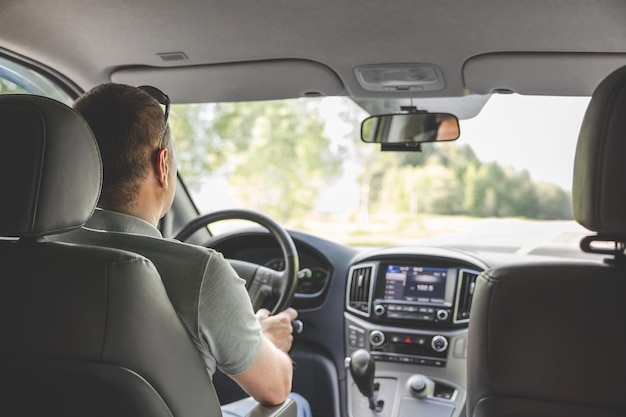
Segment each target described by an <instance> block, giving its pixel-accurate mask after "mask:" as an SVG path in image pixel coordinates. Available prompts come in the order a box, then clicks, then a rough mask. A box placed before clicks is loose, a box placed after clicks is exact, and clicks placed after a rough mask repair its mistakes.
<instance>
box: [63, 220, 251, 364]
mask: <svg viewBox="0 0 626 417" xmlns="http://www.w3.org/2000/svg"><path fill="white" fill-rule="evenodd" d="M51 240H57V241H63V242H72V243H80V244H89V245H95V246H106V247H111V248H116V249H124V250H128V251H131V252H135V253H138V254H140V255H143V256H145V257H146V258H148V259H150V260H151V261H152V263H153V264H154V265H155V266H156V268H157V270H158V271H159V274H160V275H161V279H162V280H163V285H164V286H165V290H166V291H167V294H168V296H169V298H170V300H171V302H172V305H173V306H174V309H175V310H176V312H177V313H178V316H179V317H180V319H181V321H182V322H183V324H184V325H185V327H186V328H187V331H188V332H189V334H190V335H191V338H192V339H193V342H194V343H195V344H196V347H197V348H198V350H199V351H200V353H201V355H202V357H203V359H204V362H205V363H206V367H207V370H208V372H209V375H211V376H213V373H214V372H215V368H216V366H217V367H218V368H219V369H220V370H221V371H222V372H224V373H225V374H228V375H237V374H240V373H242V372H244V371H245V370H246V369H248V367H250V365H252V363H253V362H254V361H255V359H256V357H257V355H258V353H259V349H260V347H261V326H260V324H259V322H258V320H257V318H256V316H255V315H254V312H253V310H252V305H251V303H250V298H249V297H248V292H247V291H246V288H245V281H244V280H243V279H241V278H239V276H237V273H236V272H235V271H234V270H233V268H232V267H231V266H230V264H229V263H228V262H227V261H226V260H225V259H224V257H223V256H222V254H221V253H219V252H216V251H214V250H212V249H207V248H204V247H201V246H196V245H189V244H186V243H181V242H179V241H177V240H173V239H164V238H163V237H162V235H161V233H160V232H159V230H158V229H156V228H155V227H153V226H152V225H151V224H150V223H148V222H146V221H144V220H142V219H139V218H137V217H134V216H130V215H127V214H122V213H118V212H113V211H108V210H101V209H96V211H95V212H94V214H93V216H92V217H91V218H90V219H89V220H88V221H87V223H86V224H85V226H83V227H82V228H80V229H77V230H74V231H71V232H68V233H64V234H61V235H56V236H53V237H51Z"/></svg>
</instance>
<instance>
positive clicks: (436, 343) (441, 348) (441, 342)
mask: <svg viewBox="0 0 626 417" xmlns="http://www.w3.org/2000/svg"><path fill="white" fill-rule="evenodd" d="M430 346H431V347H432V348H433V350H434V351H435V352H439V353H441V352H445V350H446V349H447V348H448V339H446V338H445V337H443V336H439V335H438V336H435V337H433V340H431V342H430Z"/></svg>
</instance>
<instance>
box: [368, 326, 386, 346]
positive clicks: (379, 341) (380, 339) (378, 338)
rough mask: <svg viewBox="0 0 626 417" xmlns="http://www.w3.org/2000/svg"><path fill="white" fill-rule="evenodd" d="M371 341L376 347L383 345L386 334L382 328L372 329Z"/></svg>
mask: <svg viewBox="0 0 626 417" xmlns="http://www.w3.org/2000/svg"><path fill="white" fill-rule="evenodd" d="M370 343H371V344H372V346H374V347H379V346H382V345H383V343H385V334H384V333H383V332H381V331H380V330H372V331H371V332H370Z"/></svg>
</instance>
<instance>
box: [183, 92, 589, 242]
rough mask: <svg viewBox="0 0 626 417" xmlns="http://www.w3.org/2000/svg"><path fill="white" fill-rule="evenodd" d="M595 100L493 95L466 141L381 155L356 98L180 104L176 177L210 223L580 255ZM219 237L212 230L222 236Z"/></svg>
mask: <svg viewBox="0 0 626 417" xmlns="http://www.w3.org/2000/svg"><path fill="white" fill-rule="evenodd" d="M588 102H589V98H571V97H570V98H563V97H538V96H519V95H495V96H493V97H491V98H490V99H489V101H488V102H487V104H486V105H485V107H484V108H483V109H482V111H481V113H480V114H479V115H478V116H476V117H474V118H473V119H469V120H462V121H461V136H460V138H459V139H458V141H456V142H450V143H429V144H423V145H422V152H421V153H417V152H381V151H380V145H376V144H366V143H363V142H361V140H360V139H359V138H360V122H361V121H362V120H363V119H365V118H366V117H367V116H369V115H368V114H367V113H366V112H365V111H364V110H363V109H361V108H360V107H359V106H358V105H357V104H355V103H354V102H353V101H351V100H350V99H348V98H342V97H327V98H314V99H312V98H306V99H297V100H280V101H268V102H253V103H219V104H202V105H176V106H174V108H173V111H172V114H173V115H172V123H171V125H172V133H173V136H174V139H175V143H176V147H177V148H176V153H177V158H178V167H179V170H180V172H181V176H182V177H183V180H184V181H185V183H186V185H187V187H188V189H189V191H190V193H191V194H192V198H193V199H194V201H195V203H196V205H197V207H198V208H199V210H200V211H201V212H202V213H206V212H210V211H214V210H218V209H224V208H234V207H238V208H248V209H254V210H258V211H261V212H264V213H266V214H268V215H270V216H272V217H274V218H275V219H276V220H278V221H279V222H281V223H282V224H283V225H285V226H286V227H288V228H291V229H296V230H299V231H304V232H309V233H312V234H314V235H317V236H320V237H324V238H328V239H331V240H334V241H338V242H342V243H345V244H349V245H355V246H377V247H379V246H390V245H410V244H437V245H439V244H443V245H448V246H454V247H460V248H464V249H489V250H496V251H507V252H526V253H528V252H535V253H539V252H540V253H554V254H563V253H565V252H567V251H570V250H572V251H576V252H578V251H579V250H578V242H579V239H580V237H581V236H583V235H584V234H585V233H586V231H585V229H583V228H582V227H581V226H579V225H578V224H577V223H575V222H574V221H573V220H572V219H573V217H572V205H571V191H570V190H571V182H572V170H573V159H574V151H575V146H576V140H577V137H578V131H579V128H580V124H581V121H582V117H583V115H584V112H585V109H586V107H587V104H588ZM212 230H213V229H212Z"/></svg>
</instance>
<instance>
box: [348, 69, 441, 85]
mask: <svg viewBox="0 0 626 417" xmlns="http://www.w3.org/2000/svg"><path fill="white" fill-rule="evenodd" d="M354 72H355V74H356V78H357V80H358V81H359V84H361V87H363V89H365V90H368V91H383V92H384V91H388V92H393V91H397V92H419V91H436V90H441V89H442V88H443V87H444V86H445V82H444V80H443V74H442V73H441V70H440V69H439V67H438V66H436V65H433V64H394V65H362V66H360V67H356V68H355V69H354Z"/></svg>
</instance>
